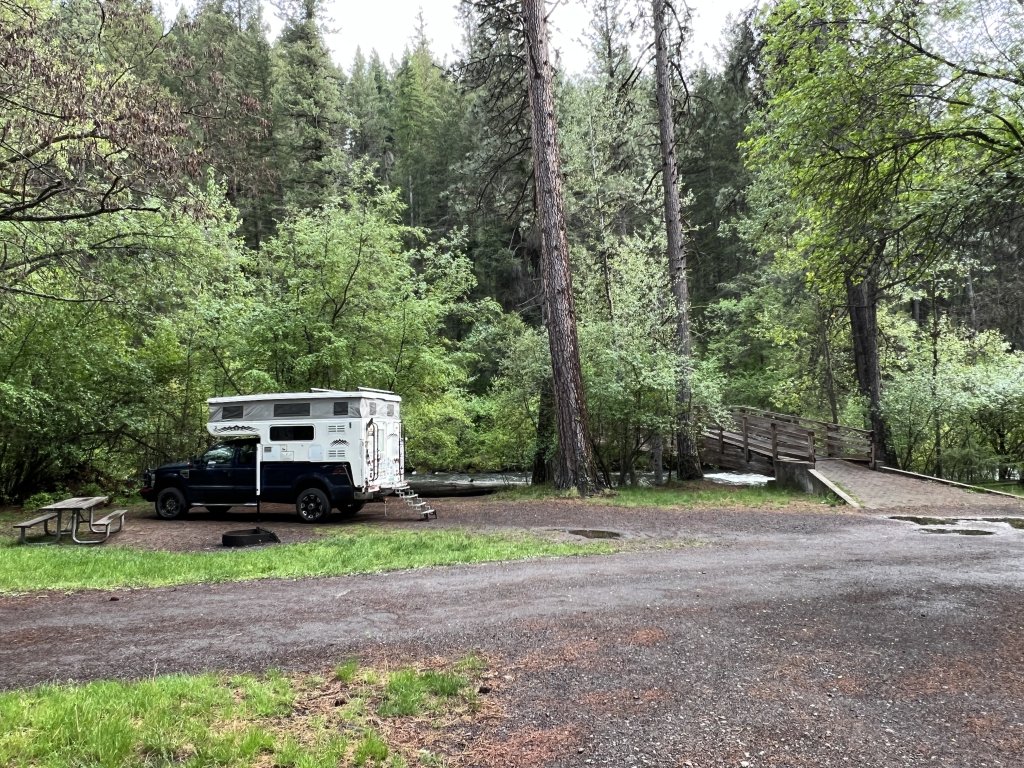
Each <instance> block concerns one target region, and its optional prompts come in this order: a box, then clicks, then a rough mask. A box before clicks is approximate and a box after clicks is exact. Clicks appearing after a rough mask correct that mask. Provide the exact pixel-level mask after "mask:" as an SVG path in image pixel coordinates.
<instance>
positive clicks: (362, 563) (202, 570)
mask: <svg viewBox="0 0 1024 768" xmlns="http://www.w3.org/2000/svg"><path fill="white" fill-rule="evenodd" d="M610 551H613V547H611V546H609V545H608V544H606V543H597V542H595V543H587V544H577V543H560V542H554V541H550V540H547V539H543V538H540V537H537V536H528V535H521V536H502V535H494V534H487V535H485V534H469V533H464V532H460V531H448V530H427V531H418V532H410V531H388V532H383V531H374V530H368V529H365V528H353V529H349V530H348V531H347V532H346V533H344V534H337V535H330V536H326V537H324V538H322V539H318V540H316V541H312V542H303V543H297V544H284V545H280V546H272V547H261V548H258V549H246V550H230V549H229V550H224V551H218V552H151V551H140V550H132V549H119V548H113V547H110V548H103V549H97V548H91V547H88V548H87V547H75V546H19V545H17V544H14V543H13V541H11V542H9V543H5V544H0V594H3V593H18V592H31V591H36V590H43V589H54V590H62V591H69V590H79V589H116V588H122V587H155V586H167V585H174V584H193V583H210V582H224V581H246V580H253V579H269V578H284V579H298V578H307V577H313V576H341V575H344V574H350V573H367V572H376V571H387V570H397V569H404V568H421V567H424V566H430V565H453V564H458V563H476V562H486V561H498V560H517V559H523V558H529V557H553V556H564V555H577V554H600V553H607V552H610Z"/></svg>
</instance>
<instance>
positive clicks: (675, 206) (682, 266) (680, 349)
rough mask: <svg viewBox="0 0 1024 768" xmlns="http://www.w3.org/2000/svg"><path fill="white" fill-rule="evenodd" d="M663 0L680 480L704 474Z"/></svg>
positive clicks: (660, 76)
mask: <svg viewBox="0 0 1024 768" xmlns="http://www.w3.org/2000/svg"><path fill="white" fill-rule="evenodd" d="M665 10H666V7H665V0H654V37H655V41H654V42H655V68H656V75H655V79H656V94H657V100H658V129H659V134H660V139H661V180H662V187H663V188H664V192H665V228H666V233H667V235H668V271H669V279H670V281H671V284H672V297H673V299H674V300H675V305H676V306H675V309H676V312H675V315H676V317H675V320H676V323H675V325H676V327H675V338H676V356H677V362H678V366H679V379H678V384H677V385H676V410H677V414H678V416H677V422H676V473H677V475H678V477H679V479H680V480H694V479H697V478H700V477H703V476H704V473H703V472H702V471H701V467H700V455H699V453H698V450H697V440H696V434H695V433H696V430H695V425H694V423H693V418H692V417H693V411H692V400H693V391H692V389H691V387H690V377H691V375H692V372H693V343H692V341H691V338H690V293H689V285H688V283H687V277H686V250H685V243H684V242H683V221H682V206H681V205H680V202H679V169H678V166H677V164H676V141H675V126H674V124H673V121H672V82H671V76H670V73H669V65H668V37H667V35H668V29H667V26H666V24H665Z"/></svg>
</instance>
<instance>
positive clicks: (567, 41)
mask: <svg viewBox="0 0 1024 768" xmlns="http://www.w3.org/2000/svg"><path fill="white" fill-rule="evenodd" d="M753 2H754V0H689V6H690V8H691V10H692V11H693V13H694V42H695V48H696V49H697V50H698V51H701V52H703V55H704V58H705V59H706V60H708V61H711V60H712V59H713V55H712V54H711V52H710V51H711V50H712V48H711V47H712V46H715V45H717V44H718V41H719V37H720V33H721V30H722V28H723V26H724V24H725V20H726V18H727V16H728V15H729V14H732V13H737V12H738V11H740V10H743V9H745V8H747V7H749V6H750V5H751V4H752V3H753ZM649 4H650V3H649V2H644V5H645V6H646V5H649ZM548 5H549V8H550V9H551V10H550V16H549V24H550V26H551V29H552V45H553V46H554V47H555V48H557V49H559V51H560V53H561V57H562V58H561V61H562V66H563V68H564V69H565V70H566V71H567V72H569V73H570V74H578V73H580V72H582V71H583V70H584V68H585V66H586V60H587V54H586V49H585V48H584V46H583V45H582V43H581V42H580V39H581V37H582V33H583V31H584V30H585V29H586V27H587V26H588V25H589V23H590V14H589V12H588V11H587V10H586V7H585V3H584V2H583V0H559V2H557V3H555V2H551V0H549V2H548ZM457 7H458V0H325V2H324V8H325V10H326V11H327V14H328V16H329V21H328V27H329V28H330V29H332V30H333V31H332V32H331V33H330V34H329V35H328V36H327V43H328V45H329V46H330V48H331V52H332V55H333V58H334V62H335V63H336V64H338V65H340V66H341V67H342V68H344V69H348V68H349V67H350V66H351V64H352V59H353V56H354V55H355V51H356V48H357V47H361V48H362V50H363V53H366V54H368V53H369V52H370V50H372V49H376V50H377V52H378V53H379V54H380V55H381V58H382V59H383V60H384V61H385V62H388V61H390V60H391V59H392V58H395V59H396V60H397V59H400V58H401V56H402V52H403V50H404V49H405V47H406V45H407V43H408V42H409V40H410V39H411V38H412V36H413V33H414V32H415V30H416V19H417V16H418V15H419V12H420V10H422V11H423V18H424V20H425V21H426V31H427V38H428V39H429V40H430V41H431V50H432V51H433V52H434V55H435V56H438V57H439V58H446V59H447V60H448V61H449V62H450V61H452V60H454V58H455V57H454V51H455V50H456V49H457V48H458V47H459V45H460V43H461V35H462V30H461V29H460V27H459V25H458V23H457V14H456V8H457ZM271 16H272V11H271V12H270V13H268V20H270V21H271V22H272V23H271V29H272V33H273V34H276V32H277V29H278V27H279V24H275V23H273V22H274V21H276V20H274V19H272V18H269V17H271Z"/></svg>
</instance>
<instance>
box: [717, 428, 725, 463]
mask: <svg viewBox="0 0 1024 768" xmlns="http://www.w3.org/2000/svg"><path fill="white" fill-rule="evenodd" d="M718 457H719V458H720V459H722V458H725V430H724V429H722V425H721V424H719V425H718Z"/></svg>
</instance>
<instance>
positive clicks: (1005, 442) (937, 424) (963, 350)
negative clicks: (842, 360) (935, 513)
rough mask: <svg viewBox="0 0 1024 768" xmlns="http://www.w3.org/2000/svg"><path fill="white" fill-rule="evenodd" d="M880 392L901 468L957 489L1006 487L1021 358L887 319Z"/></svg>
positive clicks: (1013, 459) (1020, 438) (1016, 427)
mask: <svg viewBox="0 0 1024 768" xmlns="http://www.w3.org/2000/svg"><path fill="white" fill-rule="evenodd" d="M890 322H891V324H892V326H894V327H893V328H892V331H891V332H892V333H893V336H894V340H896V343H895V344H894V345H893V347H894V355H893V357H894V359H893V360H892V362H891V365H892V367H893V368H895V369H898V370H899V371H900V374H899V376H896V377H894V378H893V380H892V381H891V382H890V384H889V386H888V387H887V390H886V398H885V408H886V413H887V414H888V416H889V419H890V423H891V424H892V427H893V439H894V442H895V444H896V447H897V451H898V457H899V461H900V466H901V467H902V468H904V469H910V470H913V471H917V472H923V473H925V474H937V475H939V476H942V477H949V478H952V479H955V480H960V481H963V482H975V481H978V480H994V479H1000V480H1002V479H1006V478H1007V477H1009V475H1010V472H1011V471H1014V470H1017V471H1019V467H1020V461H1021V456H1022V455H1024V355H1022V354H1021V353H1020V352H1016V353H1013V352H1010V351H1009V350H1008V349H1007V346H1006V344H1005V342H1003V340H1002V339H1001V338H1000V337H999V335H998V334H995V333H991V332H989V333H982V334H977V335H974V334H967V333H965V332H963V331H961V330H959V329H956V328H951V327H949V325H948V323H947V322H945V321H943V322H942V326H943V327H942V332H941V333H940V334H938V336H936V337H931V336H930V334H925V333H922V332H921V331H920V329H919V328H917V327H915V326H914V325H912V324H911V323H909V322H906V321H903V322H902V323H900V322H899V321H898V320H897V319H895V318H893V319H892V320H891V321H890Z"/></svg>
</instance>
